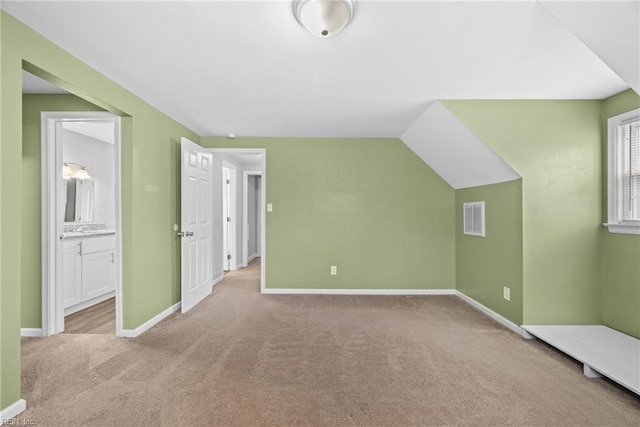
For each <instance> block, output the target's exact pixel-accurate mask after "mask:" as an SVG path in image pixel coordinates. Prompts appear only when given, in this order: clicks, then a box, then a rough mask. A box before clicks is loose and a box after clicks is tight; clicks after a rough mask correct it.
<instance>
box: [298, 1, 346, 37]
mask: <svg viewBox="0 0 640 427" xmlns="http://www.w3.org/2000/svg"><path fill="white" fill-rule="evenodd" d="M293 14H294V15H295V17H296V19H297V20H298V22H299V23H300V24H301V25H302V26H303V27H305V28H306V29H307V30H308V31H309V32H310V33H311V34H313V35H314V36H316V37H320V38H323V39H326V38H329V37H333V36H335V35H336V34H338V33H340V31H342V29H343V28H344V27H346V26H347V24H348V23H349V22H350V21H351V18H352V17H353V2H352V1H351V0H294V2H293Z"/></svg>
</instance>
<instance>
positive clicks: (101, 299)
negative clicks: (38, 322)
mask: <svg viewBox="0 0 640 427" xmlns="http://www.w3.org/2000/svg"><path fill="white" fill-rule="evenodd" d="M115 296H116V291H111V292H107V293H106V294H104V295H100V296H97V297H95V298H91V299H90V300H87V301H84V302H81V303H80V304H76V305H72V306H71V307H67V308H65V309H64V316H65V317H67V316H69V315H70V314H73V313H77V312H78V311H81V310H84V309H85V308H89V307H91V306H93V305H96V304H100V303H101V302H105V301H106V300H108V299H110V298H113V297H115Z"/></svg>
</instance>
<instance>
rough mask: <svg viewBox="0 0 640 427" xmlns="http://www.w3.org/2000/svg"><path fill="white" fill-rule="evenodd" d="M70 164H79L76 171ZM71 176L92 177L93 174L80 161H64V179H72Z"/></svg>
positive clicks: (78, 177) (77, 177) (79, 177)
mask: <svg viewBox="0 0 640 427" xmlns="http://www.w3.org/2000/svg"><path fill="white" fill-rule="evenodd" d="M69 165H76V166H78V169H76V170H75V171H74V170H73V169H72V168H71V166H69ZM71 178H76V179H91V175H89V171H88V170H87V167H86V166H84V165H81V164H80V163H74V162H64V163H63V164H62V179H71Z"/></svg>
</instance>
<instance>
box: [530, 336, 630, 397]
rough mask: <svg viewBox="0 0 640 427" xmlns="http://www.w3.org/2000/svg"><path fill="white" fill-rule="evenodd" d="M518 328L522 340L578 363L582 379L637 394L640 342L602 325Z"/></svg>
mask: <svg viewBox="0 0 640 427" xmlns="http://www.w3.org/2000/svg"><path fill="white" fill-rule="evenodd" d="M522 329H523V330H524V331H525V333H524V335H525V338H533V337H536V338H538V339H541V340H542V341H544V342H546V343H548V344H550V345H552V346H553V347H555V348H557V349H558V350H560V351H562V352H564V353H566V354H568V355H569V356H571V357H573V358H574V359H576V360H578V361H579V362H581V363H582V364H583V365H584V374H585V375H586V376H588V377H590V378H597V377H600V376H605V377H607V378H610V379H612V380H613V381H615V382H617V383H618V384H620V385H623V386H624V387H626V388H628V389H629V390H631V391H633V392H635V393H637V394H640V340H638V339H636V338H634V337H631V336H629V335H626V334H623V333H622V332H618V331H616V330H615V329H611V328H608V327H606V326H603V325H560V326H558V325H525V326H522ZM527 333H529V334H531V336H528V335H527Z"/></svg>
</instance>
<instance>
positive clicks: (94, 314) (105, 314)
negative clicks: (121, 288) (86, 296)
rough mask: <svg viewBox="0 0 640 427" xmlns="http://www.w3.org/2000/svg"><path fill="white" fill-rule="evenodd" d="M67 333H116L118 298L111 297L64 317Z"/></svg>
mask: <svg viewBox="0 0 640 427" xmlns="http://www.w3.org/2000/svg"><path fill="white" fill-rule="evenodd" d="M64 333H65V334H112V335H115V333H116V299H115V298H110V299H108V300H106V301H103V302H101V303H100V304H96V305H94V306H92V307H89V308H86V309H84V310H81V311H78V312H77V313H73V314H70V315H68V316H66V317H65V318H64Z"/></svg>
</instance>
